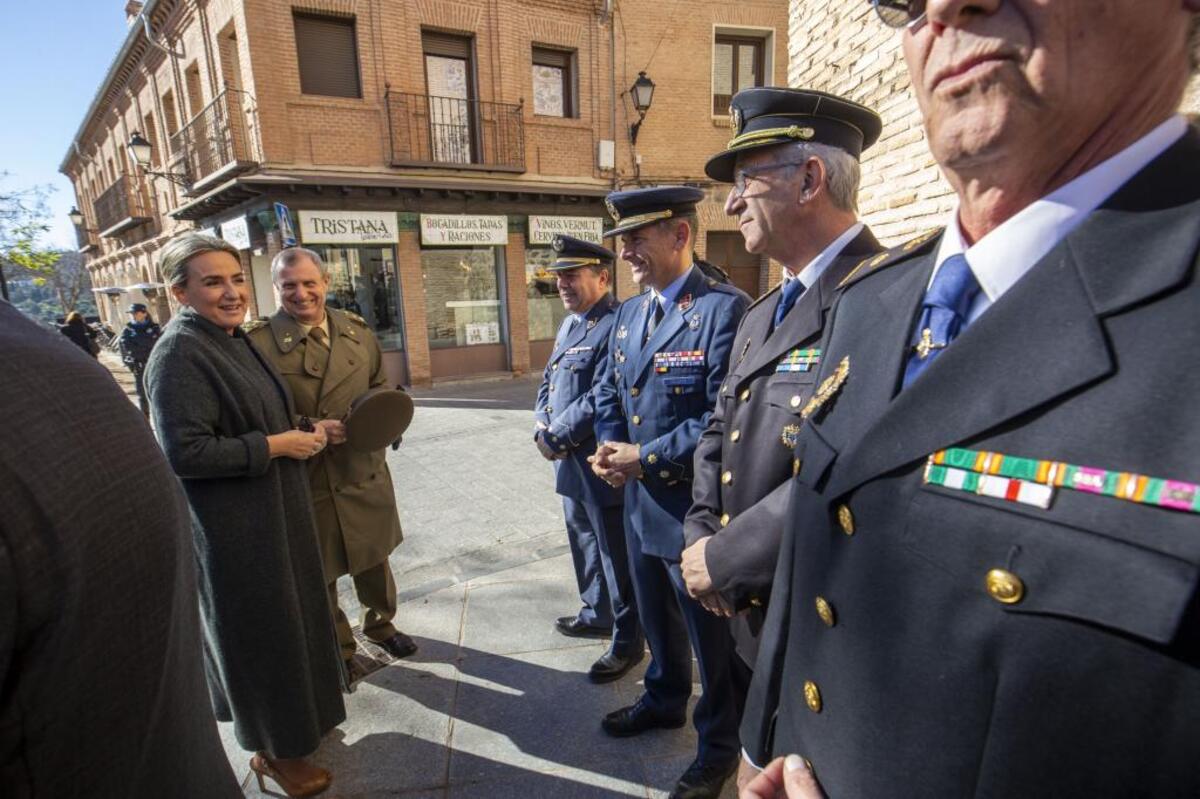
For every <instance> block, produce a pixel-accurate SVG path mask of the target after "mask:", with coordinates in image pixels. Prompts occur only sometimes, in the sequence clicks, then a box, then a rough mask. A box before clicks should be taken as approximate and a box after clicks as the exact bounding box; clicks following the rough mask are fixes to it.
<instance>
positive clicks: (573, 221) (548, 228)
mask: <svg viewBox="0 0 1200 799" xmlns="http://www.w3.org/2000/svg"><path fill="white" fill-rule="evenodd" d="M559 234H562V235H565V236H574V237H575V238H577V239H583V240H584V241H590V242H592V243H593V244H604V220H603V219H602V218H600V217H598V216H531V217H529V243H530V244H550V243H552V242H553V241H554V237H555V236H557V235H559Z"/></svg>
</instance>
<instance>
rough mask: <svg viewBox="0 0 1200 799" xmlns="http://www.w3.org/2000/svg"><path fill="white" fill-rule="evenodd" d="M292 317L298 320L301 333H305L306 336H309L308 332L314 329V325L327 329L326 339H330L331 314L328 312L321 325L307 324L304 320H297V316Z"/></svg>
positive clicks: (297, 323) (297, 324)
mask: <svg viewBox="0 0 1200 799" xmlns="http://www.w3.org/2000/svg"><path fill="white" fill-rule="evenodd" d="M292 319H293V321H295V322H296V326H297V327H299V328H300V333H301V334H303V335H304V336H305V337H306V338H307V337H308V334H309V333H311V332H312V329H313V328H314V327H319V328H321V329H322V330H324V331H325V340H326V341H328V340H329V314H328V313H326V314H325V318H324V319H322V320H321V324H319V325H306V324H304V323H303V322H300V321H298V320H296V319H295V317H292Z"/></svg>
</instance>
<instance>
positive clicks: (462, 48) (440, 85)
mask: <svg viewBox="0 0 1200 799" xmlns="http://www.w3.org/2000/svg"><path fill="white" fill-rule="evenodd" d="M421 46H422V49H423V51H424V55H425V85H426V89H427V92H428V94H429V98H428V100H429V140H430V144H431V150H432V154H433V160H434V161H438V162H441V163H450V164H470V163H474V162H475V161H476V160H477V159H476V154H477V152H478V133H477V131H476V120H475V116H476V113H477V108H476V104H475V102H474V101H475V60H474V57H473V52H472V51H473V48H472V43H471V40H470V39H469V38H468V37H466V36H454V35H452V34H448V33H437V32H434V31H423V32H422V33H421Z"/></svg>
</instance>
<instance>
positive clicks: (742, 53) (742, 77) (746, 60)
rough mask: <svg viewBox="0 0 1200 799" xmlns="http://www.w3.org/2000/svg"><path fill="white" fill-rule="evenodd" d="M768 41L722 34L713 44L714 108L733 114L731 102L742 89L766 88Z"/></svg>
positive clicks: (714, 112) (719, 111)
mask: <svg viewBox="0 0 1200 799" xmlns="http://www.w3.org/2000/svg"><path fill="white" fill-rule="evenodd" d="M765 51H766V47H765V41H764V40H763V39H758V38H753V37H749V36H728V35H721V34H718V35H717V36H716V38H715V40H714V42H713V79H712V83H713V109H712V112H713V114H715V115H718V116H720V115H724V114H728V113H729V101H730V100H731V99H733V95H735V94H737V93H738V92H740V91H741V90H742V89H749V88H752V87H754V86H763V85H765V80H764V73H765V71H766V70H765Z"/></svg>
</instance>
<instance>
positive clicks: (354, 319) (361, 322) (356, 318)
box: [342, 311, 370, 328]
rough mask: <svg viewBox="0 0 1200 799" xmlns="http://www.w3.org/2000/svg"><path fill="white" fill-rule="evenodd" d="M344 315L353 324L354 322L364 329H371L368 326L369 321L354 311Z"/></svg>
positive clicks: (346, 312) (345, 312)
mask: <svg viewBox="0 0 1200 799" xmlns="http://www.w3.org/2000/svg"><path fill="white" fill-rule="evenodd" d="M342 313H344V314H345V315H346V318H347V319H349V320H350V321H351V322H354V323H355V324H358V325H360V326H362V327H366V328H370V325H368V324H367V320H366V319H363V318H362V317H361V316H359V315H358V314H356V313H354V311H342Z"/></svg>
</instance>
